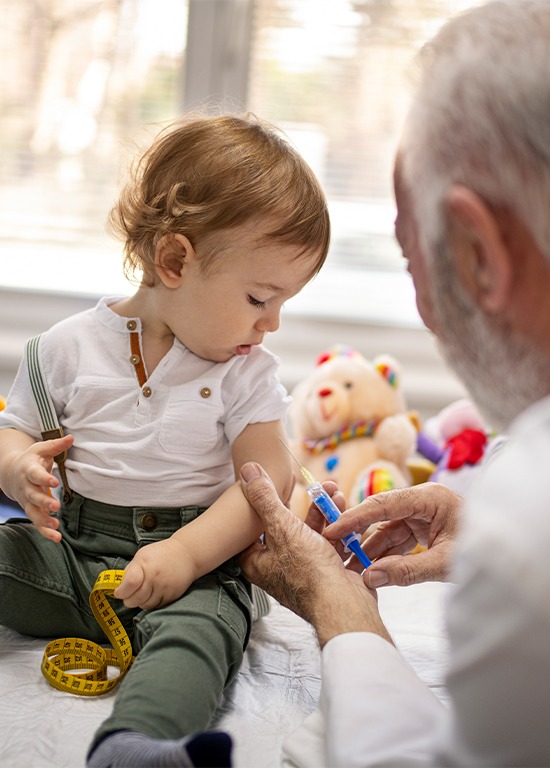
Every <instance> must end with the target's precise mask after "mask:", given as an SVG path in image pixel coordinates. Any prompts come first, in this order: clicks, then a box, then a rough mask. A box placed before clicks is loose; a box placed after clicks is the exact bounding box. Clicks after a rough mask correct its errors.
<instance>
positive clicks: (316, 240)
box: [109, 114, 330, 285]
mask: <svg viewBox="0 0 550 768" xmlns="http://www.w3.org/2000/svg"><path fill="white" fill-rule="evenodd" d="M262 217H263V218H265V220H266V225H267V226H266V229H267V232H266V238H267V239H268V240H275V241H278V242H281V243H286V244H290V245H297V246H299V247H301V248H302V251H301V253H304V254H313V253H318V259H317V261H316V263H315V266H314V269H313V272H312V274H316V272H318V271H319V269H320V268H321V267H322V265H323V263H324V261H325V259H326V256H327V253H328V248H329V241H330V222H329V215H328V209H327V203H326V199H325V195H324V193H323V190H322V188H321V186H320V184H319V181H318V180H317V178H316V177H315V175H314V174H313V172H312V170H311V169H310V167H309V166H308V165H307V163H306V162H305V161H304V159H303V158H302V157H301V156H300V154H299V153H298V152H297V151H296V150H295V149H294V148H293V147H292V145H291V144H290V143H289V141H288V140H287V139H286V138H285V137H284V135H283V134H282V133H281V132H279V131H278V130H277V129H276V128H275V127H274V126H272V125H270V124H269V123H266V122H265V121H263V120H260V119H259V118H258V117H256V116H254V115H252V114H243V115H234V114H227V115H219V116H207V115H199V116H197V115H189V116H187V117H185V118H184V119H181V120H179V121H177V122H176V123H173V124H172V125H170V126H168V127H167V128H166V129H164V130H163V131H161V133H160V134H159V135H158V136H157V138H156V140H155V141H154V142H153V144H152V146H151V147H150V148H149V149H148V150H147V151H146V152H145V153H144V154H143V156H142V157H141V158H139V159H138V160H137V162H136V163H135V164H134V165H133V167H132V168H131V171H130V180H129V182H128V183H127V184H126V186H125V187H124V188H123V190H122V193H121V195H120V198H119V200H118V202H117V204H116V205H115V206H114V208H113V210H112V211H111V214H110V216H109V224H110V228H111V231H113V232H114V233H115V234H116V235H118V236H119V237H121V238H122V239H123V240H124V243H125V245H124V272H125V274H126V276H127V277H128V278H132V277H135V275H136V272H141V273H142V282H143V283H144V284H145V285H154V283H155V251H156V247H157V244H158V242H159V240H160V239H161V238H162V237H164V236H166V235H169V234H176V233H179V234H183V235H185V236H186V237H188V238H189V240H190V241H191V243H192V244H193V246H194V247H195V248H196V247H197V245H198V244H199V243H200V242H201V240H202V239H204V238H206V236H207V235H212V234H213V233H216V232H218V231H220V230H224V229H230V228H234V227H238V226H240V225H242V224H244V223H245V222H249V221H251V220H253V219H258V218H262ZM214 261H215V254H214V253H208V254H207V255H205V256H202V266H203V268H204V269H205V270H206V269H207V268H208V267H209V266H211V264H212V263H213V262H214Z"/></svg>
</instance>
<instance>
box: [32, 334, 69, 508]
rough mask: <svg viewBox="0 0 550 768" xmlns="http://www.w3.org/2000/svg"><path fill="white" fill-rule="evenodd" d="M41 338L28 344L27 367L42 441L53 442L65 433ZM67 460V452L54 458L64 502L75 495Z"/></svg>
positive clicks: (33, 339)
mask: <svg viewBox="0 0 550 768" xmlns="http://www.w3.org/2000/svg"><path fill="white" fill-rule="evenodd" d="M40 338H41V337H40V336H35V337H34V338H32V339H29V341H28V342H27V347H26V356H27V366H28V369H29V381H30V384H31V389H32V393H33V395H34V400H35V403H36V408H37V411H38V418H39V419H40V427H41V434H42V439H43V440H53V439H54V438H56V437H63V435H64V432H63V427H61V425H60V424H59V420H58V418H57V413H56V412H55V408H54V406H53V402H52V398H51V396H50V392H49V390H48V387H47V386H46V381H45V379H44V374H43V372H42V366H41V364H40V355H39V353H38V347H39V344H40ZM66 458H67V452H66V451H63V452H62V453H59V454H58V455H57V456H55V457H54V461H55V462H56V464H57V466H58V469H59V474H60V475H61V480H62V482H63V501H65V502H68V501H70V500H71V499H72V496H73V494H72V491H71V489H70V487H69V483H68V482H67V473H66V470H65V459H66Z"/></svg>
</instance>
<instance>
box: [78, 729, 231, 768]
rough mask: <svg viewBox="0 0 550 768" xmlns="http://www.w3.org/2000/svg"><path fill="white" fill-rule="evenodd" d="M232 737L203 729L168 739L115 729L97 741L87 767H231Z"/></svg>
mask: <svg viewBox="0 0 550 768" xmlns="http://www.w3.org/2000/svg"><path fill="white" fill-rule="evenodd" d="M232 745H233V744H232V740H231V737H230V736H229V734H227V733H223V732H222V731H206V732H204V733H199V734H196V735H195V736H187V737H186V738H184V739H180V740H175V741H169V740H166V739H153V738H152V737H151V736H147V735H146V734H144V733H137V732H136V731H116V732H115V733H111V734H109V735H108V736H106V737H105V739H103V741H101V742H100V743H99V744H98V745H97V747H96V748H95V749H94V751H93V752H92V754H91V755H90V757H89V758H88V761H87V763H86V765H87V768H231V749H232Z"/></svg>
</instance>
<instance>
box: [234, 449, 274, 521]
mask: <svg viewBox="0 0 550 768" xmlns="http://www.w3.org/2000/svg"><path fill="white" fill-rule="evenodd" d="M240 475H241V487H242V490H243V493H244V495H245V496H246V499H247V501H248V503H249V504H250V505H251V506H252V507H253V508H254V509H255V510H256V512H257V513H258V515H259V516H260V517H261V518H262V520H265V519H266V518H267V517H268V516H269V515H270V514H271V513H272V512H274V511H275V509H276V508H278V507H279V504H280V501H279V497H278V495H277V491H276V490H275V486H274V485H273V483H272V481H271V478H270V477H269V475H268V474H267V473H266V472H265V470H264V469H263V468H262V467H261V466H260V465H259V464H256V463H255V462H253V461H249V462H247V463H246V464H243V466H242V467H241V472H240Z"/></svg>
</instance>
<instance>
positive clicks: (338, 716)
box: [284, 398, 550, 768]
mask: <svg viewBox="0 0 550 768" xmlns="http://www.w3.org/2000/svg"><path fill="white" fill-rule="evenodd" d="M549 465H550V398H548V399H546V400H544V401H542V402H540V403H538V404H537V405H535V406H533V407H531V408H530V409H529V410H528V411H526V412H525V413H524V414H523V416H521V417H520V418H519V419H518V420H517V421H516V423H515V425H514V427H513V429H512V432H511V434H510V440H509V441H508V443H507V444H506V445H505V446H504V447H503V448H502V450H501V451H500V452H499V454H498V455H497V456H495V458H494V459H493V460H492V461H491V463H490V464H489V465H488V466H487V468H486V469H485V470H484V471H483V473H481V474H480V475H479V476H478V478H476V482H475V485H474V486H473V487H472V488H471V493H470V498H469V500H468V502H467V504H466V508H465V519H464V523H463V526H462V530H461V534H460V536H459V538H458V541H457V551H456V558H455V564H454V573H453V575H452V579H453V581H456V582H457V587H456V589H453V590H451V592H450V595H451V597H450V600H449V603H448V613H447V624H448V631H449V640H450V664H449V670H448V675H447V686H448V693H449V697H450V707H449V708H446V707H444V706H443V705H442V704H441V703H440V701H439V700H438V699H437V698H436V696H435V695H434V694H433V693H432V692H431V691H430V689H429V688H428V687H427V686H426V685H425V684H424V683H423V682H422V681H421V680H420V679H419V678H418V676H417V675H416V674H415V673H414V671H413V670H412V668H411V667H409V665H408V664H407V663H406V662H405V660H404V658H403V657H402V656H401V654H400V653H399V651H398V650H396V649H395V648H394V647H393V646H391V645H390V644H389V643H387V642H385V641H384V640H382V638H380V637H378V636H376V635H374V634H371V633H350V634H344V635H340V636H338V637H335V638H333V639H332V640H331V641H330V642H329V643H327V645H326V646H325V648H324V650H323V653H322V691H321V697H320V702H319V706H318V709H317V710H316V711H315V712H314V714H313V715H312V716H311V717H310V718H309V719H308V720H306V721H305V723H304V724H303V725H302V726H301V727H300V728H299V729H298V731H296V732H295V733H294V734H293V735H292V736H291V737H290V738H289V739H288V740H287V742H286V744H285V750H284V752H285V754H284V762H285V765H294V766H296V765H299V766H312V768H313V766H316V767H317V768H318V767H319V766H330V768H336V767H337V766H342V768H344V766H345V768H352V766H363V767H364V766H409V765H422V766H484V765H493V766H506V765H509V766H548V765H550V466H549Z"/></svg>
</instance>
